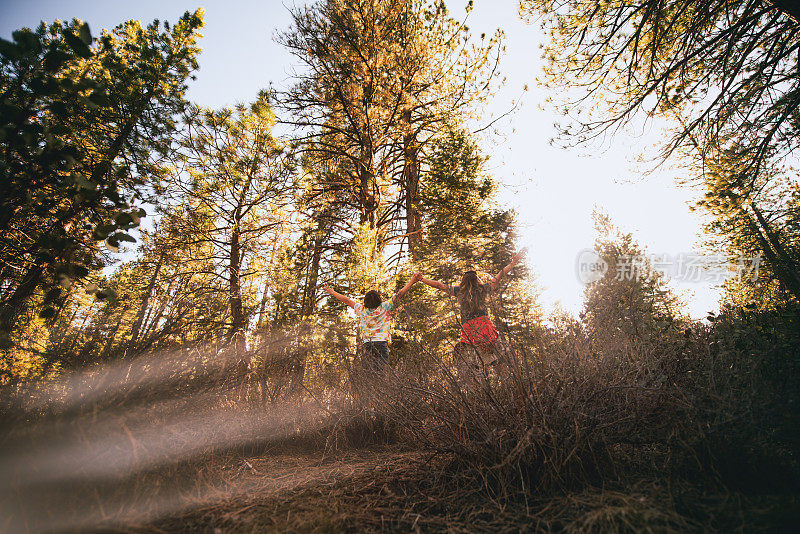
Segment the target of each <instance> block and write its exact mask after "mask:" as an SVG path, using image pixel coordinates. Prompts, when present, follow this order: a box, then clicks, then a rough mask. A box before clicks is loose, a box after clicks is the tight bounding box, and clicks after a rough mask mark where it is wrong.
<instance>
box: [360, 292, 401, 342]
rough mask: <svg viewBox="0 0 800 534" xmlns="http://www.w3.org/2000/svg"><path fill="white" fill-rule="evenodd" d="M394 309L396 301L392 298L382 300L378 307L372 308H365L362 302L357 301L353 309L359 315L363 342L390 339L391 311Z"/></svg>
mask: <svg viewBox="0 0 800 534" xmlns="http://www.w3.org/2000/svg"><path fill="white" fill-rule="evenodd" d="M393 309H394V303H393V302H392V300H391V299H389V300H386V301H384V302H381V304H380V305H379V306H378V307H377V308H375V309H372V310H370V309H369V308H365V307H364V305H363V304H361V303H356V305H355V307H354V308H353V310H355V312H356V315H357V316H358V322H359V326H360V328H361V341H362V342H364V343H366V342H367V341H386V342H388V341H389V338H390V337H391V334H390V331H391V328H390V325H391V317H390V316H389V312H390V311H392V310H393Z"/></svg>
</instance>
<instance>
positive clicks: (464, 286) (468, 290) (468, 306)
mask: <svg viewBox="0 0 800 534" xmlns="http://www.w3.org/2000/svg"><path fill="white" fill-rule="evenodd" d="M458 304H459V305H460V306H461V308H462V309H464V310H466V311H467V312H470V313H472V312H474V311H477V310H482V309H483V308H485V307H486V288H484V287H483V284H481V281H480V280H478V273H476V272H475V271H467V272H465V273H464V275H463V276H462V277H461V283H460V284H459V285H458Z"/></svg>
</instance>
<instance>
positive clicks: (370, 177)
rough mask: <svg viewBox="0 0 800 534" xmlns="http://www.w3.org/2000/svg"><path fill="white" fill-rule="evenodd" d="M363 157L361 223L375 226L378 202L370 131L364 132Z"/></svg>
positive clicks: (360, 162) (360, 193) (360, 168)
mask: <svg viewBox="0 0 800 534" xmlns="http://www.w3.org/2000/svg"><path fill="white" fill-rule="evenodd" d="M361 139H362V141H361V158H360V161H359V170H358V172H359V199H358V200H359V204H360V205H359V208H360V210H361V221H360V222H361V224H365V223H369V227H370V228H375V210H377V209H378V202H377V199H376V198H375V191H374V187H375V170H374V169H373V158H374V154H373V148H372V137H371V136H370V134H369V132H367V133H364V134H362V138H361Z"/></svg>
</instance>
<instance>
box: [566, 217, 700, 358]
mask: <svg viewBox="0 0 800 534" xmlns="http://www.w3.org/2000/svg"><path fill="white" fill-rule="evenodd" d="M594 218H595V224H596V226H597V230H598V232H599V234H600V235H599V236H598V239H597V242H596V244H595V250H596V252H597V254H598V257H599V258H600V259H601V260H602V261H604V262H605V264H606V265H607V266H608V270H607V271H606V272H605V273H604V276H603V277H602V278H600V279H599V280H596V281H593V282H591V283H590V284H588V285H587V286H586V289H585V300H584V309H583V313H582V314H581V318H582V319H583V321H584V323H585V325H586V328H587V330H588V335H589V338H590V339H591V342H592V345H593V346H594V347H595V348H596V349H597V350H598V351H599V352H601V353H603V354H606V355H617V356H621V357H630V356H636V355H637V353H638V352H639V348H640V347H641V345H642V344H648V343H657V342H658V340H664V341H666V340H668V339H669V338H670V337H672V338H674V337H676V336H678V337H679V336H682V335H683V332H684V326H685V325H686V320H685V318H683V317H682V313H681V307H680V301H679V299H678V298H677V297H676V296H675V295H674V294H673V293H672V291H671V290H670V289H669V287H668V286H667V281H666V280H665V278H664V275H663V274H662V273H660V272H658V271H657V270H655V269H654V268H653V265H652V264H651V263H650V261H649V259H648V258H647V257H646V254H645V251H644V250H642V248H641V247H640V246H639V245H638V244H637V243H636V242H635V241H634V240H633V237H632V235H631V234H623V233H622V232H620V231H619V230H618V229H616V228H615V227H614V226H613V225H612V224H611V221H610V220H609V218H608V216H606V215H603V214H601V213H597V212H596V213H595V214H594Z"/></svg>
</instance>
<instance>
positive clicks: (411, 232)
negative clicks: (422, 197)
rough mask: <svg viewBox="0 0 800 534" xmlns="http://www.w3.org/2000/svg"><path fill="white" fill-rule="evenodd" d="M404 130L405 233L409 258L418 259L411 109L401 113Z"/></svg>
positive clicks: (419, 231)
mask: <svg viewBox="0 0 800 534" xmlns="http://www.w3.org/2000/svg"><path fill="white" fill-rule="evenodd" d="M403 122H404V124H405V128H406V132H405V135H404V136H403V161H404V163H403V185H404V187H405V196H406V233H407V234H408V250H409V252H410V253H411V259H412V260H414V261H416V260H419V258H420V254H421V252H422V219H421V218H420V214H419V157H418V156H419V147H418V146H417V138H416V135H415V134H414V132H413V131H412V129H411V110H407V111H405V112H404V113H403Z"/></svg>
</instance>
